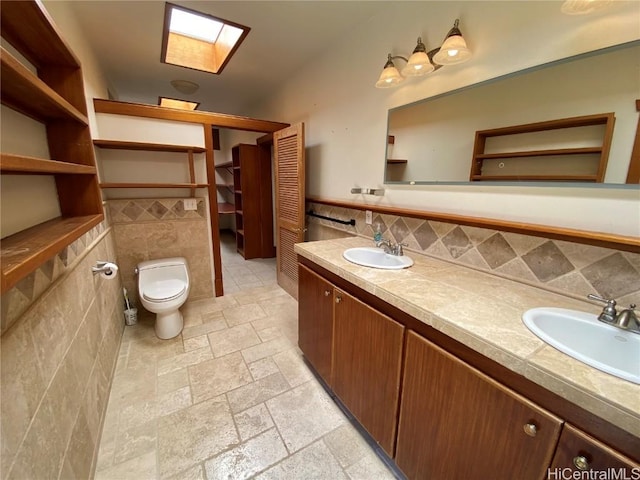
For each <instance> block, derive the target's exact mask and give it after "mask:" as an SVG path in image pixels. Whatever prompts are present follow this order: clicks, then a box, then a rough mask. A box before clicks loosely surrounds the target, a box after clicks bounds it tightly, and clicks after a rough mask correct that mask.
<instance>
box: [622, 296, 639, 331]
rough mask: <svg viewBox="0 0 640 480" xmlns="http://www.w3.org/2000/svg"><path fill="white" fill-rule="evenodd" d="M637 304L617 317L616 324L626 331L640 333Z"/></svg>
mask: <svg viewBox="0 0 640 480" xmlns="http://www.w3.org/2000/svg"><path fill="white" fill-rule="evenodd" d="M635 308H636V305H635V303H632V304H631V305H629V308H626V309H624V310H622V311H621V312H620V313H619V314H618V316H617V317H616V324H617V325H618V326H619V327H620V328H623V329H625V330H631V331H635V332H638V333H640V321H638V317H637V316H636V313H635V312H634V309H635Z"/></svg>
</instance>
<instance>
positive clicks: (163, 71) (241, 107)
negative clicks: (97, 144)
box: [72, 0, 391, 115]
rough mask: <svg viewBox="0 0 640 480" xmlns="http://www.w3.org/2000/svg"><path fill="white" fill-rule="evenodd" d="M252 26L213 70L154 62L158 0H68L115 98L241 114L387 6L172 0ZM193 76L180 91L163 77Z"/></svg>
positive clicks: (158, 32)
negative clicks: (190, 86) (166, 100)
mask: <svg viewBox="0 0 640 480" xmlns="http://www.w3.org/2000/svg"><path fill="white" fill-rule="evenodd" d="M172 3H175V4H178V5H181V6H185V7H188V8H191V9H193V10H198V11H200V12H203V13H208V14H211V15H213V16H216V17H219V18H222V19H225V20H230V21H232V22H236V23H240V24H242V25H246V26H248V27H250V28H251V31H250V32H249V35H248V36H247V37H246V39H245V40H244V42H243V43H242V44H241V45H240V47H239V48H238V50H237V52H236V53H235V55H234V56H233V58H231V60H230V61H229V63H228V64H227V66H226V67H225V69H224V70H223V72H222V73H221V74H220V75H214V74H209V73H204V72H198V71H195V70H190V69H187V68H182V67H177V66H173V65H168V64H164V63H161V62H160V52H161V43H162V29H163V22H164V8H165V2H163V1H156V0H150V1H149V0H148V1H114V0H106V1H101V0H93V1H74V2H73V3H72V8H73V10H74V11H75V12H76V13H77V16H78V19H79V20H80V22H79V23H80V24H81V28H82V29H83V33H84V34H85V37H86V40H87V42H88V43H89V45H90V46H91V48H92V49H93V51H94V53H95V54H96V56H97V58H98V61H99V63H100V65H101V67H102V69H103V72H104V74H105V75H106V77H107V80H108V82H109V84H110V85H111V89H112V90H113V92H112V93H113V94H114V97H115V98H117V99H118V100H123V101H130V102H140V103H149V104H154V105H155V104H157V102H158V96H167V97H171V98H180V99H184V100H189V101H195V102H200V106H199V110H206V111H213V112H220V113H230V114H237V115H247V114H248V113H247V112H248V111H249V109H250V106H251V105H252V104H254V103H256V102H259V101H260V100H261V99H262V98H265V97H266V96H268V95H269V93H270V92H273V91H274V90H276V89H277V88H278V85H279V84H280V83H281V82H283V81H284V80H285V79H286V78H288V77H289V76H290V75H293V74H295V72H296V71H297V70H299V69H300V68H301V67H302V66H303V65H305V64H306V63H308V62H310V61H313V59H314V58H315V57H317V56H318V55H320V54H322V53H323V52H325V51H327V50H328V49H330V48H332V47H333V48H339V40H340V38H341V37H343V36H345V35H346V34H348V33H349V31H350V30H351V29H353V27H354V26H355V25H356V24H358V23H362V22H366V21H367V20H368V19H369V18H370V17H372V16H374V15H376V14H378V13H379V12H380V11H382V10H383V9H385V8H389V4H390V3H391V2H383V1H365V2H360V1H238V0H236V1H204V0H200V1H174V2H172ZM175 79H184V80H189V81H192V82H196V83H198V84H199V85H200V89H199V90H198V91H197V92H196V93H194V94H192V95H185V94H181V93H179V92H177V91H176V90H175V89H174V88H173V87H172V86H171V85H170V83H169V82H170V81H171V80H175Z"/></svg>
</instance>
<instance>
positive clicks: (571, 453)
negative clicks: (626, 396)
mask: <svg viewBox="0 0 640 480" xmlns="http://www.w3.org/2000/svg"><path fill="white" fill-rule="evenodd" d="M564 469H571V470H572V471H574V472H578V474H579V472H581V471H589V470H594V471H599V472H602V471H607V470H609V469H613V470H615V471H616V472H617V474H618V476H617V477H614V476H613V475H611V476H610V478H628V479H631V478H640V463H636V462H634V461H633V460H631V459H629V458H627V457H625V456H623V455H621V454H620V453H619V452H617V451H615V450H613V449H612V448H610V447H609V446H607V445H605V444H603V443H601V442H599V441H598V440H596V439H595V438H593V437H591V436H589V435H587V434H586V433H584V432H582V431H581V430H578V429H577V428H576V427H574V426H573V425H570V424H568V423H567V424H565V425H564V427H563V429H562V435H561V436H560V442H559V443H558V448H557V449H556V453H555V455H554V457H553V461H552V462H551V467H550V471H551V472H559V471H563V470H564ZM620 472H624V473H625V475H621V474H620ZM633 472H635V475H636V476H635V477H634V476H633V475H632V473H633ZM556 478H561V477H560V476H559V475H556ZM565 478H587V477H567V476H566V475H565ZM589 478H591V477H589ZM593 478H595V477H593Z"/></svg>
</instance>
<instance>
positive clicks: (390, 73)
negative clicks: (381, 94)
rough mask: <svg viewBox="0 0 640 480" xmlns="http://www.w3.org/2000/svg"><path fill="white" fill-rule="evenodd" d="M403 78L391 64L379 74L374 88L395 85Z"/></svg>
mask: <svg viewBox="0 0 640 480" xmlns="http://www.w3.org/2000/svg"><path fill="white" fill-rule="evenodd" d="M403 81H404V78H403V77H402V76H401V75H400V72H399V71H398V69H397V68H396V67H394V66H393V64H392V65H391V66H389V67H385V69H384V70H383V71H382V73H381V74H380V78H378V81H377V82H376V88H391V87H395V86H396V85H398V84H399V83H401V82H403Z"/></svg>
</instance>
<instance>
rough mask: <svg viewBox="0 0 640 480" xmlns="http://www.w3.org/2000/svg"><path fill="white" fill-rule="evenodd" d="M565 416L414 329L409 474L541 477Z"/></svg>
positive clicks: (402, 452) (410, 339)
mask: <svg viewBox="0 0 640 480" xmlns="http://www.w3.org/2000/svg"><path fill="white" fill-rule="evenodd" d="M561 426H562V422H561V421H560V420H559V419H558V418H556V417H554V416H553V415H551V414H550V413H548V412H546V411H545V410H542V409H541V408H539V407H538V406H536V405H534V404H532V403H531V402H530V401H528V400H527V399H525V398H523V397H521V396H519V395H518V394H516V393H515V392H512V391H510V390H508V389H507V388H506V387H504V386H503V385H501V384H499V383H497V382H495V381H494V380H492V379H491V378H489V377H487V376H486V375H484V374H482V373H480V372H478V371H477V370H475V369H474V368H472V367H470V366H469V365H467V364H466V363H464V362H462V361H461V360H459V359H457V358H455V357H454V356H452V355H450V354H449V353H447V352H445V351H444V350H442V349H441V348H439V347H437V346H435V345H434V344H432V343H430V342H428V341H427V340H425V339H424V338H422V337H420V336H418V335H416V334H415V333H413V332H409V334H408V335H407V346H406V354H405V367H404V380H403V385H402V405H401V407H400V420H399V427H398V444H397V449H396V464H397V465H398V466H399V467H400V469H401V470H402V471H403V472H404V473H405V475H406V476H407V477H408V478H410V479H422V478H428V479H429V480H439V479H443V480H452V479H465V480H472V479H478V480H486V479H489V478H490V479H495V480H499V479H504V480H512V479H518V480H527V479H532V480H533V479H535V480H541V479H543V478H546V473H547V467H548V466H549V463H550V462H551V458H552V456H553V452H554V449H555V446H556V443H557V441H558V437H559V436H560V429H561Z"/></svg>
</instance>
